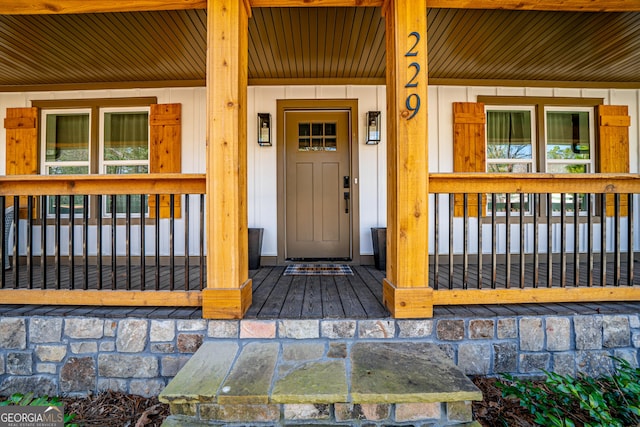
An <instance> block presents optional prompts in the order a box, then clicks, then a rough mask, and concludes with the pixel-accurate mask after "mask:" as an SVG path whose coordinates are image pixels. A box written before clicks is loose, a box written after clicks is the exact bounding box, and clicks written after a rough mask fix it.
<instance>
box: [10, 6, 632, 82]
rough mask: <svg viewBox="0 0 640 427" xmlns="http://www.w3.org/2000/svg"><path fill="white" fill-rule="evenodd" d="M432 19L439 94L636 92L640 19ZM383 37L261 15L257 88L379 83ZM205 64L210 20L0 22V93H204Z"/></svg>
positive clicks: (367, 13)
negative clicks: (489, 88)
mask: <svg viewBox="0 0 640 427" xmlns="http://www.w3.org/2000/svg"><path fill="white" fill-rule="evenodd" d="M428 20H429V27H428V46H429V78H430V81H431V82H432V83H463V84H482V81H487V80H490V81H492V82H494V83H495V82H500V83H501V84H512V85H523V84H525V83H524V81H526V82H527V84H549V82H564V84H570V85H576V86H579V85H583V86H598V85H603V86H604V85H612V86H618V87H640V54H638V52H640V12H626V13H578V12H542V11H505V10H472V9H429V10H428ZM384 31H385V29H384V19H383V18H382V17H381V13H380V9H379V8H254V9H253V17H252V18H251V19H250V22H249V79H250V83H251V84H273V83H283V84H290V83H305V82H308V83H330V82H335V83H383V82H384V76H385V53H384V52H385V41H384ZM205 64H206V12H205V11H204V10H180V11H155V12H126V13H101V14H78V15H0V90H25V89H29V88H31V87H32V86H36V87H33V89H36V88H37V86H40V85H45V86H50V87H52V88H55V86H51V85H59V86H58V87H59V88H64V87H74V86H75V87H83V85H87V87H127V86H131V87H144V86H159V85H166V84H172V85H194V84H196V85H204V79H205ZM65 85H71V86H65ZM40 89H42V88H40ZM44 89H47V87H45V88H44Z"/></svg>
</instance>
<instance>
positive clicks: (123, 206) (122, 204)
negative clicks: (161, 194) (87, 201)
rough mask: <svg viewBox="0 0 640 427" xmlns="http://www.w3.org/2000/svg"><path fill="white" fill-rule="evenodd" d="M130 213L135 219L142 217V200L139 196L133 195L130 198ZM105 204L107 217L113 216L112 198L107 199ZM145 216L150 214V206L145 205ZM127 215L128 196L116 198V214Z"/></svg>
mask: <svg viewBox="0 0 640 427" xmlns="http://www.w3.org/2000/svg"><path fill="white" fill-rule="evenodd" d="M130 198H131V199H130V202H129V203H130V209H131V210H130V212H131V216H133V217H140V203H141V200H142V198H141V197H140V196H139V195H136V194H133V195H131V196H130ZM105 199H106V203H105V215H106V216H110V215H111V213H112V212H111V206H112V203H111V197H106V198H105ZM146 201H148V199H146ZM144 212H145V214H147V213H149V206H148V205H145V208H144ZM126 213H127V196H125V195H120V196H116V214H126Z"/></svg>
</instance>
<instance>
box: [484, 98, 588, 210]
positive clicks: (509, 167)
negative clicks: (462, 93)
mask: <svg viewBox="0 0 640 427" xmlns="http://www.w3.org/2000/svg"><path fill="white" fill-rule="evenodd" d="M485 109H486V139H487V140H486V169H487V172H507V173H530V172H546V173H556V174H558V173H590V172H594V171H595V166H594V165H595V164H594V148H595V129H594V127H595V125H594V108H592V107H573V106H544V107H543V108H540V106H538V108H536V107H535V106H494V105H490V106H486V107H485ZM540 110H542V114H543V117H542V118H541V117H538V116H537V115H536V113H537V112H538V111H540ZM540 126H542V130H541V131H540V132H539V133H536V129H537V128H538V127H540ZM497 197H498V200H497V201H496V212H505V210H506V195H498V196H497ZM514 197H515V199H514ZM529 198H530V195H525V196H524V209H525V211H526V212H528V213H531V212H530V209H531V207H530V204H529ZM564 202H565V211H566V212H567V213H569V214H572V213H573V211H574V210H575V209H576V207H575V205H574V200H573V195H570V194H568V195H565V200H564ZM561 204H562V200H561V196H560V195H559V194H553V195H552V202H551V209H552V213H553V214H554V215H557V214H559V213H560V211H561ZM577 204H578V206H577V209H578V210H579V211H580V213H584V214H586V211H584V210H585V209H586V201H585V196H584V195H578V199H577ZM519 205H520V196H519V195H512V197H511V200H510V207H511V211H512V212H514V211H516V212H519V209H520V208H519ZM488 209H489V210H491V204H490V203H489V206H488Z"/></svg>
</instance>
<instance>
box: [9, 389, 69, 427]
mask: <svg viewBox="0 0 640 427" xmlns="http://www.w3.org/2000/svg"><path fill="white" fill-rule="evenodd" d="M62 404H63V402H62V401H61V400H60V399H59V398H58V397H49V396H46V395H45V396H40V397H35V396H34V394H33V393H27V394H20V393H14V394H12V395H11V396H9V397H8V398H7V399H5V400H3V401H0V406H10V405H16V406H62ZM74 418H75V414H64V425H65V427H78V424H73V423H72V422H73V419H74Z"/></svg>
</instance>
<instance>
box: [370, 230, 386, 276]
mask: <svg viewBox="0 0 640 427" xmlns="http://www.w3.org/2000/svg"><path fill="white" fill-rule="evenodd" d="M371 239H372V240H373V262H374V264H375V266H376V268H377V269H378V270H386V269H387V229H386V227H371Z"/></svg>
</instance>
